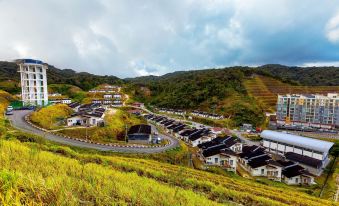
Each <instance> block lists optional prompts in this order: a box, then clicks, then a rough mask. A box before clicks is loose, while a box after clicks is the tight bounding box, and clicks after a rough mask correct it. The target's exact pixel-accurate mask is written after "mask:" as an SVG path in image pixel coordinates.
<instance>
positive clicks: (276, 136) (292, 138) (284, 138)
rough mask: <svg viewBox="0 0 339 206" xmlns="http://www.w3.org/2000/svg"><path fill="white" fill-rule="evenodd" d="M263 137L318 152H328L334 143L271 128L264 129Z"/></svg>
mask: <svg viewBox="0 0 339 206" xmlns="http://www.w3.org/2000/svg"><path fill="white" fill-rule="evenodd" d="M260 136H261V137H262V138H263V139H268V140H272V141H277V142H281V143H286V144H290V145H294V146H299V147H303V148H308V149H311V150H314V151H318V152H328V151H329V150H330V149H331V147H332V146H333V145H334V143H332V142H327V141H323V140H318V139H312V138H307V137H302V136H298V135H293V134H287V133H283V132H276V131H271V130H264V131H263V132H262V133H261V135H260Z"/></svg>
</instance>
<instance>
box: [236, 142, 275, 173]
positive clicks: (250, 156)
mask: <svg viewBox="0 0 339 206" xmlns="http://www.w3.org/2000/svg"><path fill="white" fill-rule="evenodd" d="M264 151H265V149H264V148H262V147H259V146H256V145H252V146H243V148H242V152H241V153H240V154H239V163H240V165H241V166H242V167H243V168H244V169H245V170H247V171H248V172H249V173H251V175H253V176H264V175H265V174H266V171H265V169H264V170H263V171H262V170H261V169H263V168H260V167H262V166H264V165H266V163H265V164H263V162H266V160H270V159H271V158H270V157H269V156H268V155H267V154H266V153H265V152H264ZM261 157H262V158H261ZM257 158H259V159H257ZM255 159H256V160H255ZM250 162H252V163H251V164H249V163H250Z"/></svg>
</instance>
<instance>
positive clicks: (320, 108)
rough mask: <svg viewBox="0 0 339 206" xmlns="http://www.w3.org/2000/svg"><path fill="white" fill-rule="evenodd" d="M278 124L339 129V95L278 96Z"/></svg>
mask: <svg viewBox="0 0 339 206" xmlns="http://www.w3.org/2000/svg"><path fill="white" fill-rule="evenodd" d="M277 123H278V124H285V125H289V124H290V125H301V126H309V127H317V128H334V127H339V94H337V93H328V94H327V95H326V96H325V95H319V94H315V95H300V94H287V95H278V102H277Z"/></svg>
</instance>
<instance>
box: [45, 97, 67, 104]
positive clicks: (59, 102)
mask: <svg viewBox="0 0 339 206" xmlns="http://www.w3.org/2000/svg"><path fill="white" fill-rule="evenodd" d="M49 102H50V103H52V104H70V103H72V100H71V99H69V98H62V99H50V100H49Z"/></svg>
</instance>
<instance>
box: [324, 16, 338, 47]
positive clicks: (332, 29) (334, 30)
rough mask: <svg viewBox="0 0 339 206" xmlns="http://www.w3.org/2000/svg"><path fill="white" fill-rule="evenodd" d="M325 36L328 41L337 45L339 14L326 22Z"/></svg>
mask: <svg viewBox="0 0 339 206" xmlns="http://www.w3.org/2000/svg"><path fill="white" fill-rule="evenodd" d="M326 36H327V38H328V40H329V41H331V42H333V43H339V12H338V13H337V14H336V15H335V16H333V17H332V18H331V19H330V20H329V21H328V23H327V25H326Z"/></svg>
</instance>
